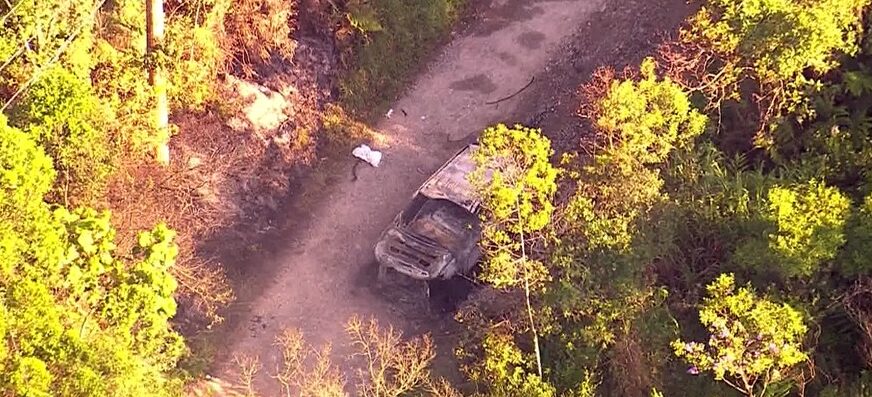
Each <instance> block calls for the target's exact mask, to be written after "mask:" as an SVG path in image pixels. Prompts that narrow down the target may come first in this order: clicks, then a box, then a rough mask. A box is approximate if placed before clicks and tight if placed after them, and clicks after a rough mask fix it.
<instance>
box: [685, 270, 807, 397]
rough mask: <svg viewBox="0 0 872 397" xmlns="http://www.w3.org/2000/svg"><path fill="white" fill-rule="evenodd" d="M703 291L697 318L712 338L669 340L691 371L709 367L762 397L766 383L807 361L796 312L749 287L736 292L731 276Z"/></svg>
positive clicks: (719, 377)
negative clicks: (761, 295) (697, 340)
mask: <svg viewBox="0 0 872 397" xmlns="http://www.w3.org/2000/svg"><path fill="white" fill-rule="evenodd" d="M707 290H708V297H707V298H706V299H705V300H704V301H703V304H702V308H701V309H700V313H699V319H700V322H702V324H703V325H704V326H705V327H706V329H707V330H708V333H709V334H710V336H711V337H710V338H709V339H708V342H707V343H698V342H683V341H681V340H676V341H674V342H673V343H672V347H673V348H674V349H675V355H677V356H678V357H681V358H684V359H685V360H686V361H687V362H688V363H690V365H691V368H690V369H689V370H688V372H689V373H692V374H697V373H700V372H708V371H711V372H712V373H713V375H714V378H715V380H718V381H723V382H726V383H727V384H729V385H730V386H731V387H734V388H736V389H737V390H739V391H740V392H742V393H743V394H745V395H747V396H749V397H750V396H764V395H766V393H765V391H766V386H768V385H769V384H772V383H775V382H777V381H779V380H782V379H784V378H786V377H787V376H788V374H787V371H788V370H789V369H790V368H791V367H793V366H795V365H797V364H799V363H801V362H803V361H805V360H807V359H808V356H807V355H806V354H805V353H803V351H802V339H803V337H804V336H805V333H806V331H807V328H806V326H805V324H804V323H803V318H802V315H801V314H800V313H799V312H798V311H796V310H795V309H793V308H792V307H790V306H788V305H784V304H781V305H780V304H777V303H774V302H772V301H769V300H768V299H765V298H760V297H758V296H756V295H755V294H754V292H753V291H751V290H750V289H748V288H739V289H738V290H737V289H736V286H735V279H734V277H733V275H731V274H724V275H721V276H720V277H718V278H717V280H715V281H714V282H712V283H711V284H709V286H708V287H707ZM758 386H759V387H758ZM758 390H762V391H760V392H758Z"/></svg>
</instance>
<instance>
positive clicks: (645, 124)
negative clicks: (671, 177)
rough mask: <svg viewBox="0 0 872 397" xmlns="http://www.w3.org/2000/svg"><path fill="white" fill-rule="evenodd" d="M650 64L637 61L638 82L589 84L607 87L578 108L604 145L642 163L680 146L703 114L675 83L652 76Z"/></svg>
mask: <svg viewBox="0 0 872 397" xmlns="http://www.w3.org/2000/svg"><path fill="white" fill-rule="evenodd" d="M655 68H656V65H655V63H654V60H653V59H650V58H649V59H646V60H645V61H644V62H643V63H642V66H641V70H640V77H639V79H638V81H634V80H632V79H627V80H620V81H616V80H610V81H609V80H607V81H603V82H598V83H595V84H607V86H608V88H607V89H606V91H605V93H604V95H603V96H602V97H600V98H590V99H591V100H592V102H593V103H592V105H591V106H590V108H589V109H585V111H583V113H585V114H586V115H587V116H588V117H592V118H593V122H594V124H595V126H596V127H597V130H598V131H599V132H600V133H601V134H602V136H601V137H599V140H600V141H603V142H604V144H605V145H606V147H608V148H609V149H611V150H612V151H613V152H620V153H621V154H623V155H624V156H626V157H628V158H634V159H636V160H637V161H639V162H641V163H643V164H657V163H661V162H663V161H665V160H666V156H667V155H668V154H669V152H670V151H672V150H673V149H674V148H681V147H686V146H687V145H688V144H689V143H691V142H692V141H693V139H694V138H696V137H697V136H699V135H700V134H701V133H702V132H703V131H704V130H705V125H706V117H705V116H704V115H703V114H701V113H700V112H699V111H697V110H696V109H694V108H693V106H692V105H691V103H690V100H689V99H688V97H687V94H685V93H684V91H683V90H682V88H681V86H679V85H678V84H676V83H674V82H672V81H671V80H670V79H668V78H666V79H660V78H659V77H657V75H656V73H655ZM601 76H602V75H601Z"/></svg>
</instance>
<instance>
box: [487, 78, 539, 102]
mask: <svg viewBox="0 0 872 397" xmlns="http://www.w3.org/2000/svg"><path fill="white" fill-rule="evenodd" d="M534 81H536V76H533V77H532V78H530V82H529V83H527V85H525V86H524V87H523V88H521V89H520V90H518V91H516V92H515V93H514V94H512V95H509V96H507V97H505V98H500V99H497V100H495V101H490V102H485V104H486V105H496V104H498V103H500V102H503V101H508V100H509V99H512V98H514V97H515V96H517V95H518V94H520V93H522V92H524V90H526V89H527V88H530V86H531V85H533V82H534Z"/></svg>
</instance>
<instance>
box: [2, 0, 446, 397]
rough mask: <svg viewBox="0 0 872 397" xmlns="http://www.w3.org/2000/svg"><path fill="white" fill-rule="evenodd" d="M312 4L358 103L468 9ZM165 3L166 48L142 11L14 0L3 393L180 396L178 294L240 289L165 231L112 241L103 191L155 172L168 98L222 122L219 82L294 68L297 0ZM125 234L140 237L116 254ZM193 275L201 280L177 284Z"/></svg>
mask: <svg viewBox="0 0 872 397" xmlns="http://www.w3.org/2000/svg"><path fill="white" fill-rule="evenodd" d="M304 3H305V4H311V5H314V6H313V8H312V9H311V10H306V11H308V12H309V14H313V16H312V19H313V22H311V23H320V22H324V21H326V22H325V26H324V27H323V28H325V30H327V31H328V32H329V33H328V34H327V35H326V38H325V40H326V41H327V42H328V43H329V44H330V45H334V46H336V47H339V48H340V50H341V51H342V52H343V55H342V57H343V61H344V62H345V64H346V66H347V70H344V71H343V73H344V74H345V75H346V78H345V80H344V81H346V83H344V84H343V86H344V87H348V89H346V90H345V92H346V93H347V95H346V96H347V97H348V98H349V99H348V100H347V102H348V103H349V104H351V105H355V104H357V105H361V104H362V103H366V102H367V101H366V100H364V101H363V102H360V101H358V102H359V103H355V100H354V99H353V98H374V97H378V96H381V95H382V94H383V92H382V91H383V90H389V91H392V92H396V90H398V89H399V87H400V86H401V85H402V82H403V81H404V79H405V77H404V76H405V75H406V73H408V71H410V70H414V68H415V67H416V65H417V64H418V63H419V62H420V59H419V58H420V57H422V56H423V55H424V54H425V53H426V52H427V51H428V48H431V47H432V45H433V44H435V43H436V42H438V40H439V39H440V38H441V37H443V34H444V33H446V31H447V29H448V28H449V27H450V26H451V24H452V22H453V21H454V20H455V19H456V16H457V10H458V7H459V2H457V1H443V0H436V1H430V2H427V4H422V5H421V6H419V5H417V4H414V5H413V4H411V3H409V4H406V3H402V2H396V1H373V2H357V1H353V0H352V1H347V2H346V1H330V2H329V3H330V7H325V6H324V5H321V4H320V3H319V2H304ZM163 6H164V11H165V13H166V21H165V22H166V29H165V34H164V37H163V39H162V40H160V41H158V42H156V45H155V46H154V47H153V48H151V51H150V52H148V53H147V49H146V42H147V40H146V35H147V29H146V12H145V7H146V2H144V1H132V0H113V1H104V0H75V1H59V0H50V1H35V0H10V1H4V2H0V110H2V115H0V395H3V396H54V395H58V396H61V395H62V396H151V395H156V396H157V395H178V394H180V393H181V392H182V386H183V379H184V378H185V375H186V373H185V371H184V370H182V369H180V368H179V363H180V362H181V361H180V360H182V359H183V358H184V357H185V356H186V352H187V347H186V346H185V342H184V340H183V338H182V336H181V335H180V334H179V333H178V332H176V330H175V329H174V328H175V327H174V326H173V324H172V319H173V317H174V316H175V315H176V312H177V303H176V298H177V297H178V293H179V291H177V290H178V289H179V288H177V287H182V288H183V289H184V288H187V290H186V291H182V292H183V293H186V294H189V295H190V294H200V296H199V298H202V299H207V300H208V299H211V300H212V302H215V301H220V302H224V301H225V298H226V297H227V296H229V294H226V293H224V292H222V291H223V290H221V289H220V288H219V289H218V290H210V288H211V287H212V286H213V284H210V283H211V282H212V280H207V279H203V278H202V277H201V276H202V274H199V273H197V274H196V277H192V276H191V274H192V273H191V272H192V270H191V269H184V268H179V265H177V264H176V258H177V255H178V254H179V246H178V245H177V243H176V242H175V240H176V237H177V236H176V232H174V231H173V230H171V229H170V227H168V226H167V225H165V224H163V223H160V224H157V225H155V226H154V227H153V229H152V230H150V231H145V232H140V233H138V234H137V232H138V231H133V230H116V228H115V226H113V224H112V223H113V221H112V220H113V217H112V214H111V213H110V212H109V211H107V210H105V208H108V207H111V204H112V203H107V201H108V200H109V199H110V197H107V186H108V185H109V184H110V182H111V181H112V179H113V177H117V176H119V175H121V176H123V177H125V178H129V177H131V176H132V175H137V176H140V175H143V173H137V172H132V171H131V170H136V169H139V168H147V167H149V166H150V165H151V163H152V162H153V159H152V158H151V157H152V156H151V155H152V153H154V151H155V149H156V147H159V146H160V145H162V144H164V143H165V142H167V140H168V139H169V138H170V135H171V134H174V133H177V132H178V129H177V128H170V129H168V130H167V129H161V128H159V126H157V125H156V121H155V117H154V112H155V105H156V102H157V94H159V93H160V92H161V91H163V90H164V89H165V92H166V94H167V96H168V99H169V105H170V108H171V109H172V111H173V112H174V113H176V114H186V113H188V114H191V113H193V114H197V113H202V112H207V111H208V112H211V113H219V114H222V115H223V113H225V111H227V110H228V109H227V107H228V106H230V105H228V104H227V103H224V101H223V98H222V95H223V92H224V91H222V89H223V88H224V87H222V86H221V84H222V81H223V79H221V78H219V77H220V76H221V74H222V73H230V74H235V75H238V76H242V77H247V78H257V77H259V74H260V73H262V72H263V71H264V70H267V69H270V68H272V69H275V66H276V65H279V66H282V65H287V64H290V63H291V61H292V59H293V57H294V53H295V49H296V44H297V41H296V35H295V34H296V31H297V28H298V18H299V14H300V11H301V10H300V4H298V2H297V1H292V0H289V1H284V0H238V1H231V0H195V1H175V0H166V1H164V2H163ZM315 6H317V7H315ZM318 14H323V15H318ZM319 18H320V19H319ZM422 19H426V20H425V21H423V23H422ZM382 51H391V52H393V53H396V54H398V57H397V58H396V59H395V60H394V61H392V62H388V63H385V62H384V59H383V58H381V57H379V59H377V58H376V57H375V56H374V55H373V54H376V53H380V52H382ZM152 69H160V70H162V71H163V74H164V75H165V77H166V83H167V84H166V87H152V86H151V85H150V82H149V79H148V73H146V71H147V70H152ZM324 72H325V73H329V72H330V71H324ZM337 88H338V87H337ZM328 91H329V90H328ZM389 96H390V95H384V97H389ZM218 98H222V101H217V99H218ZM230 111H232V110H230ZM206 139H208V140H214V139H215V137H206ZM171 176H172V178H177V177H179V175H178V174H173V175H171ZM146 177H150V176H148V175H146ZM182 177H184V176H182ZM161 179H163V180H165V178H163V177H161ZM142 182H143V184H144V185H149V184H150V185H155V184H158V183H159V182H155V181H154V180H148V181H142ZM116 193H117V192H116ZM122 193H124V194H140V193H141V192H138V191H137V192H130V191H129V192H122ZM168 207H171V206H168ZM153 210H154V211H160V210H161V209H159V208H153ZM133 216H136V214H134V215H133ZM172 226H174V227H179V226H181V227H188V226H189V225H172ZM208 226H209V227H212V226H213V225H208ZM116 234H124V235H129V236H136V237H135V238H131V239H130V240H132V241H133V243H132V244H127V245H125V246H122V247H120V248H119V247H117V246H116V244H118V241H116ZM178 237H180V238H179V239H178V240H185V241H189V240H190V239H191V237H192V236H178ZM179 244H181V243H179ZM184 248H187V249H188V250H191V249H192V247H191V245H187V246H184ZM186 254H187V255H189V256H190V255H193V254H192V253H190V252H186ZM217 271H218V272H220V269H218V270H217ZM180 274H181V275H187V276H186V277H187V278H186V279H187V280H190V279H192V278H193V279H195V280H196V281H197V282H201V283H202V285H185V284H184V283H183V284H181V285H179V284H178V282H177V278H176V277H175V276H178V275H180ZM178 280H183V279H182V278H178ZM209 294H214V295H213V296H208V295H209ZM219 295H220V296H219ZM210 309H212V310H214V305H213V306H210ZM395 338H396V337H395ZM397 343H398V342H397Z"/></svg>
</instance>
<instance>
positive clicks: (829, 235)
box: [734, 180, 851, 277]
mask: <svg viewBox="0 0 872 397" xmlns="http://www.w3.org/2000/svg"><path fill="white" fill-rule="evenodd" d="M850 205H851V202H850V200H849V199H848V198H847V197H845V196H844V195H843V194H842V193H841V192H840V191H839V190H838V189H836V188H833V187H828V186H826V185H825V184H823V183H821V182H817V181H814V180H812V181H810V182H808V183H805V184H801V185H797V186H793V187H780V186H775V187H773V188H771V189H770V190H769V192H768V195H767V198H766V205H765V207H764V208H761V210H762V211H763V214H762V218H763V219H764V220H765V222H766V223H767V225H766V231H765V236H766V237H765V238H766V239H765V241H764V240H761V239H755V238H753V237H752V238H751V239H750V240H749V241H746V242H745V243H744V244H742V245H741V246H739V248H738V251H737V252H736V258H735V259H734V260H735V261H736V262H737V263H739V264H743V265H744V266H747V267H749V268H751V269H754V270H755V271H759V272H767V271H770V270H775V271H777V272H779V273H780V274H781V275H783V276H785V277H794V276H811V275H812V274H814V273H815V272H816V271H817V270H818V269H819V268H820V266H821V264H822V263H824V262H825V261H828V260H831V259H833V258H835V257H836V254H837V252H838V250H839V248H840V247H841V246H842V245H843V244H844V243H845V235H844V226H845V223H846V221H847V219H848V215H849V210H850Z"/></svg>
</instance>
